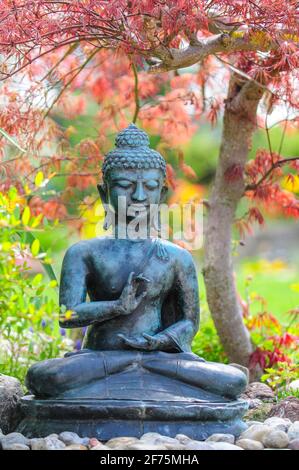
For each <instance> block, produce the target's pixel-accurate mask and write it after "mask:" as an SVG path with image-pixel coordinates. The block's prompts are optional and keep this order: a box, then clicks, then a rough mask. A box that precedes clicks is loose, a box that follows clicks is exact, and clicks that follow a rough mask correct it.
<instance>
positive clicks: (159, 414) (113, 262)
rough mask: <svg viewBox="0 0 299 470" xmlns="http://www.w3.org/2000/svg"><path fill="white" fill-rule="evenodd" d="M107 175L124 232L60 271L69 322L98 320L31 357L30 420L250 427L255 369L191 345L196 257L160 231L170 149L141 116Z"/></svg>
mask: <svg viewBox="0 0 299 470" xmlns="http://www.w3.org/2000/svg"><path fill="white" fill-rule="evenodd" d="M102 173H103V182H102V184H101V185H99V186H98V190H99V193H100V197H101V200H102V203H103V204H104V206H105V208H106V212H107V213H106V219H105V223H104V228H106V229H107V228H109V226H110V225H112V227H113V235H112V236H106V237H97V238H94V239H89V240H83V241H80V242H78V243H76V244H74V245H73V246H71V247H70V248H69V249H68V250H67V252H66V255H65V257H64V260H63V266H62V273H61V281H60V304H61V305H63V306H64V307H65V310H66V313H65V314H64V315H62V316H61V318H60V325H61V327H63V328H78V327H83V326H85V327H87V331H86V334H85V337H84V340H83V348H82V349H81V350H80V351H77V352H72V353H67V354H66V355H65V356H64V357H61V358H55V359H49V360H45V361H42V362H39V363H36V364H34V365H32V366H31V367H30V369H29V370H28V373H27V377H26V385H27V388H28V390H29V391H30V392H31V393H32V394H33V396H26V397H25V398H24V399H23V400H22V409H23V412H24V416H25V417H24V420H23V421H22V423H21V424H20V426H19V430H20V431H21V432H23V433H24V434H27V435H28V436H29V437H30V436H32V435H35V436H36V435H40V436H43V435H46V434H47V433H48V434H49V433H53V432H59V431H62V430H70V431H75V432H78V433H79V434H81V435H84V436H86V435H87V436H88V435H89V436H97V437H98V438H100V439H104V440H105V439H109V438H111V437H115V436H117V435H132V436H137V437H138V436H140V435H141V434H143V433H144V432H147V431H155V432H161V433H162V434H167V435H170V436H173V435H175V434H177V433H179V432H180V433H185V434H187V435H191V437H195V438H197V439H204V438H206V437H207V436H208V435H209V434H212V433H213V432H223V431H226V432H231V433H233V434H236V435H237V434H239V433H240V432H241V431H242V430H243V428H244V424H243V423H242V420H241V417H242V415H243V413H244V412H245V410H246V409H247V403H246V402H243V401H242V400H239V399H238V396H239V395H240V394H241V393H242V391H243V390H244V388H245V387H246V384H247V378H246V376H245V374H244V373H243V372H241V371H240V370H239V369H237V368H235V367H233V366H229V365H225V364H216V363H212V362H207V361H205V360H204V359H203V358H200V357H198V356H197V355H195V354H193V353H192V351H191V342H192V339H193V337H194V335H195V334H196V332H197V330H198V327H199V295H198V280H197V274H196V269H195V265H194V262H193V259H192V256H191V254H190V253H189V252H188V251H187V250H185V249H183V248H181V247H180V246H178V245H176V244H173V243H171V242H169V241H167V240H162V239H161V238H159V236H155V237H153V236H152V235H151V234H152V232H153V231H152V228H153V225H154V226H155V227H156V229H157V230H158V229H159V217H158V218H157V217H156V215H157V214H156V213H155V216H154V217H153V215H152V212H151V210H150V207H151V206H158V207H159V204H161V202H162V201H164V199H165V196H166V193H167V186H166V182H165V180H166V162H165V160H164V158H163V157H162V156H161V155H160V154H159V153H158V152H157V151H155V150H153V149H151V148H150V147H149V139H148V136H147V134H146V133H145V132H144V131H142V130H140V129H138V128H137V127H136V126H135V125H134V124H131V125H130V126H129V127H128V128H127V129H125V130H123V131H121V132H120V133H119V134H118V135H117V138H116V148H115V149H114V150H112V151H111V152H109V153H108V154H107V155H106V156H105V159H104V163H103V166H102ZM119 201H122V209H124V214H125V215H124V216H123V214H122V217H120V216H121V214H120V206H121V205H120V202H119ZM136 211H137V213H138V214H139V215H140V214H141V215H142V217H141V220H144V221H145V222H146V224H145V226H146V229H145V232H144V233H143V235H142V236H140V234H139V235H138V233H137V235H136V225H135V226H134V224H133V222H134V217H136ZM134 214H135V215H134ZM112 215H113V216H114V220H113V217H112ZM120 219H121V221H120ZM132 226H133V227H135V228H133V229H132ZM157 233H158V234H159V232H157ZM133 235H136V236H133ZM87 296H88V299H87Z"/></svg>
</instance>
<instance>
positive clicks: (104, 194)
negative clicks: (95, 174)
mask: <svg viewBox="0 0 299 470" xmlns="http://www.w3.org/2000/svg"><path fill="white" fill-rule="evenodd" d="M97 188H98V191H99V195H100V198H101V201H102V204H103V205H104V204H107V203H108V194H107V186H106V184H105V183H103V184H97Z"/></svg>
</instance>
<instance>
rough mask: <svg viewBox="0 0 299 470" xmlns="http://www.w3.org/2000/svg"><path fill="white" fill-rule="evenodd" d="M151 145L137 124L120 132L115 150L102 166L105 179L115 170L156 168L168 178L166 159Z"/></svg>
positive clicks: (108, 154) (107, 156) (109, 153)
mask: <svg viewBox="0 0 299 470" xmlns="http://www.w3.org/2000/svg"><path fill="white" fill-rule="evenodd" d="M149 144H150V142H149V138H148V135H147V134H146V132H144V131H143V130H141V129H138V127H137V126H135V124H130V125H129V126H128V127H127V128H126V129H124V130H122V131H120V132H119V133H118V134H117V136H116V139H115V145H116V146H115V148H114V149H112V150H111V151H110V152H108V153H107V155H106V156H105V159H104V162H103V166H102V173H103V177H104V179H106V178H107V175H108V173H109V171H110V170H112V169H114V168H118V169H144V170H148V169H151V168H156V169H159V170H161V171H162V173H163V175H164V177H166V161H165V159H164V158H163V157H162V155H160V153H159V152H157V151H156V150H154V149H151V148H150V146H149Z"/></svg>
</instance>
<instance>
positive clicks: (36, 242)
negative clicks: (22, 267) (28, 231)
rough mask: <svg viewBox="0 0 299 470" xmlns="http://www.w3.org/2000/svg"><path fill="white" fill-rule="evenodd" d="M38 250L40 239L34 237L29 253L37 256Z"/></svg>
mask: <svg viewBox="0 0 299 470" xmlns="http://www.w3.org/2000/svg"><path fill="white" fill-rule="evenodd" d="M39 250H40V241H39V240H38V239H37V238H36V239H35V240H34V242H33V243H32V245H31V253H32V254H33V256H37V255H38V253H39Z"/></svg>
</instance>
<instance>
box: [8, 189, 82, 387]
mask: <svg viewBox="0 0 299 470" xmlns="http://www.w3.org/2000/svg"><path fill="white" fill-rule="evenodd" d="M41 221H42V216H41V215H38V216H36V217H33V216H32V215H31V213H30V209H29V207H28V205H27V199H26V197H24V196H23V195H20V194H19V193H18V191H17V189H16V188H10V190H9V191H8V192H7V194H3V193H0V227H1V231H0V286H1V292H0V329H1V338H0V372H1V373H4V374H8V375H13V376H15V377H17V378H19V379H20V380H21V381H23V379H24V376H25V374H26V371H27V369H28V367H29V366H30V365H31V364H32V363H33V362H37V361H41V360H44V359H49V358H52V357H56V356H59V355H61V353H63V352H64V351H69V350H71V349H72V345H73V342H72V341H71V340H70V339H69V338H68V337H67V335H66V334H65V331H64V330H59V328H58V326H57V325H58V316H59V306H58V304H57V300H56V298H57V282H56V281H55V280H54V279H52V280H50V281H46V280H45V276H44V275H43V274H41V273H38V274H36V275H35V276H34V277H32V269H31V268H30V267H29V265H28V263H30V262H33V261H38V262H39V263H40V262H43V264H44V266H48V271H49V268H50V265H49V263H50V259H48V258H47V255H46V254H45V253H40V243H39V241H38V240H37V239H36V238H35V237H34V236H33V233H34V231H35V230H38V229H39V227H40V225H41ZM29 240H30V241H29ZM49 272H50V271H49Z"/></svg>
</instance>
